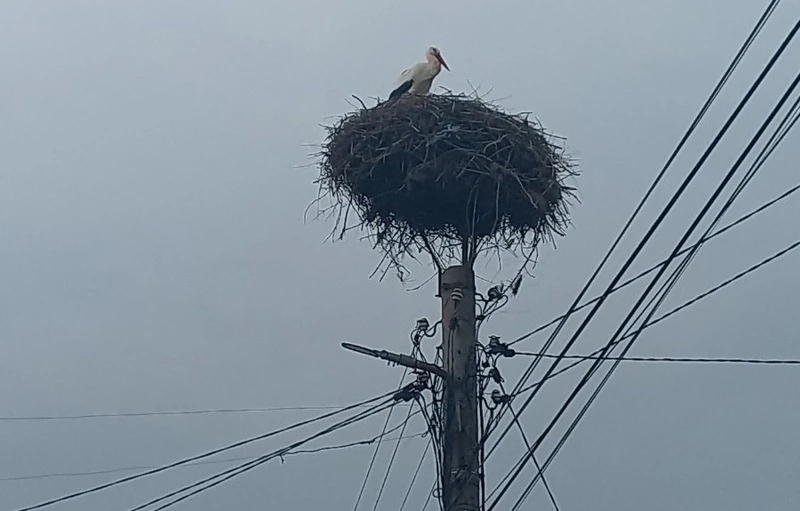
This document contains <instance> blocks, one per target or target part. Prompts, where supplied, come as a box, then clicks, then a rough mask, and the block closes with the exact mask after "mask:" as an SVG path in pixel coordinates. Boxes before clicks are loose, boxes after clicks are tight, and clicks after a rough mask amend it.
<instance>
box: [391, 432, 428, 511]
mask: <svg viewBox="0 0 800 511" xmlns="http://www.w3.org/2000/svg"><path fill="white" fill-rule="evenodd" d="M432 445H433V437H429V438H428V443H427V444H425V450H424V451H422V456H421V457H420V459H419V463H418V464H417V468H416V470H414V475H413V476H411V483H409V485H408V490H406V493H405V495H404V496H403V501H402V502H401V503H400V509H398V511H403V509H405V507H406V504H407V503H408V498H409V497H410V496H411V491H412V490H413V489H414V484H415V483H416V482H417V477H419V473H420V470H422V464H423V463H425V456H426V455H427V454H428V451H429V450H430V448H431V446H432Z"/></svg>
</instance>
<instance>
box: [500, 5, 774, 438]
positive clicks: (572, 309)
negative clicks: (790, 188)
mask: <svg viewBox="0 0 800 511" xmlns="http://www.w3.org/2000/svg"><path fill="white" fill-rule="evenodd" d="M779 3H780V0H772V1H771V2H770V3H769V5H768V6H767V8H766V10H765V11H764V13H763V14H762V15H761V17H760V18H759V20H758V21H757V22H756V25H755V27H753V30H752V31H751V32H750V34H749V35H748V37H747V39H745V41H744V43H742V46H741V47H740V48H739V51H738V52H737V53H736V55H735V56H734V58H733V60H732V61H731V63H730V64H729V65H728V68H727V69H726V70H725V73H723V75H722V77H721V78H720V80H719V81H718V82H717V84H716V86H715V87H714V89H713V90H712V92H711V94H710V95H709V97H708V98H707V99H706V101H705V103H704V104H703V106H702V107H701V109H700V111H699V112H698V114H697V116H696V117H695V118H694V120H693V121H692V123H691V124H690V126H689V128H688V129H687V130H686V132H685V133H684V135H683V137H681V140H680V141H679V142H678V145H677V146H676V147H675V149H674V150H673V152H672V154H671V155H670V156H669V158H668V159H667V162H666V163H665V164H664V166H663V167H662V169H661V171H660V172H659V173H658V175H657V176H656V179H655V180H654V181H653V183H652V184H651V185H650V187H649V188H648V190H647V192H646V193H645V195H644V197H643V198H642V200H641V201H640V202H639V204H638V205H637V206H636V209H635V210H634V212H633V213H632V214H631V216H630V218H629V219H628V221H627V222H626V223H625V226H624V227H623V228H622V231H621V232H620V233H619V235H618V236H617V238H616V239H615V240H614V242H613V243H612V245H611V248H610V249H609V250H608V252H607V253H606V255H605V256H604V257H603V259H602V260H601V261H600V264H599V265H598V266H597V268H596V269H595V271H594V273H593V274H592V275H591V276H590V277H589V280H588V281H587V282H586V284H585V285H584V287H583V289H582V290H581V291H580V293H578V296H577V297H576V298H575V301H574V302H573V304H572V305H571V306H570V308H569V309H568V311H567V313H566V314H565V315H564V316H563V317H562V318H561V320H560V321H559V323H558V326H557V327H556V329H555V331H554V332H553V333H552V334H551V336H550V338H549V339H548V341H547V343H546V346H545V348H544V350H547V349H549V347H550V345H551V344H552V343H553V342H554V341H555V338H556V336H557V335H558V333H559V332H560V331H561V329H562V328H563V326H564V325H565V324H566V320H567V319H568V318H569V316H570V315H571V314H572V313H574V312H575V308H576V307H577V306H578V304H579V303H580V301H581V300H582V299H583V296H584V295H585V294H586V293H587V292H588V290H589V287H590V286H591V284H592V283H593V282H594V280H595V279H596V278H597V276H598V275H599V273H600V271H601V270H602V268H603V267H604V266H605V264H606V263H607V262H608V260H609V258H610V257H611V254H612V253H613V252H614V250H616V248H617V246H618V245H619V243H620V241H621V240H622V238H623V237H624V235H625V233H626V232H627V231H628V229H629V228H630V226H631V225H632V224H633V221H634V219H635V218H636V217H637V216H638V214H639V212H640V211H641V210H642V208H643V207H644V204H645V203H646V202H647V200H648V199H649V198H650V195H651V194H652V193H653V191H654V190H655V188H656V186H658V183H659V182H661V180H662V179H663V177H664V175H665V174H666V172H667V170H668V169H669V167H670V166H671V165H672V163H673V162H674V161H675V158H676V157H677V155H678V153H679V152H680V151H681V150H682V149H683V147H684V145H685V144H686V142H687V141H688V139H689V137H690V136H691V134H692V133H693V132H694V131H695V129H696V128H697V126H698V125H699V124H700V121H701V120H702V119H703V117H705V115H706V113H707V112H708V110H709V108H710V107H711V105H712V103H713V102H714V101H715V100H716V98H717V97H718V96H719V94H720V92H721V91H722V88H723V87H724V86H725V84H727V82H728V80H729V79H730V77H731V75H732V74H733V72H734V71H735V70H736V68H737V67H738V66H739V63H740V62H741V60H742V58H743V57H744V55H745V54H746V53H747V51H748V50H749V48H750V46H751V45H752V43H753V41H754V40H755V38H756V37H757V36H758V34H759V33H760V32H761V30H762V29H763V27H764V25H765V23H766V22H767V20H769V18H770V17H771V16H772V13H773V12H774V10H775V8H776V7H777V5H778V4H779ZM775 60H777V59H775ZM773 63H774V62H771V63H770V65H769V68H771V67H772V64H773ZM765 74H766V72H764V73H762V76H761V77H760V78H759V80H758V81H757V84H760V83H761V80H763V75H765ZM755 87H757V85H756V86H755ZM755 87H754V88H755ZM754 88H751V91H750V93H749V94H748V96H746V97H745V99H744V100H743V102H742V104H740V106H739V108H737V110H736V112H735V113H734V116H733V117H732V118H731V119H730V120H729V123H728V124H727V125H726V127H725V128H724V131H727V126H729V125H730V123H732V121H733V119H735V117H736V116H737V115H738V112H739V111H740V110H741V108H743V106H744V103H746V102H747V100H748V99H749V96H750V95H751V94H752V92H754ZM724 131H723V133H721V134H720V135H719V136H718V138H721V136H722V134H724ZM715 145H716V143H715V144H714V146H715ZM709 153H710V151H709ZM692 175H693V174H692ZM687 184H688V183H687ZM676 200H677V199H676ZM658 223H660V222H658ZM656 226H657V224H656ZM653 230H655V229H653ZM646 239H649V236H646ZM635 255H638V251H637V252H635V254H634V256H633V257H632V259H633V258H634V257H635ZM630 262H631V263H632V260H631V261H630ZM626 270H627V266H626V267H624V269H623V270H622V271H621V273H624V272H625V271H626ZM614 284H616V282H615V283H614ZM612 287H613V286H612ZM603 301H604V298H603V297H602V296H601V297H600V298H598V302H600V303H599V304H598V306H597V307H599V305H600V304H602V302H603ZM597 307H595V309H593V311H592V312H594V310H596V309H597ZM590 314H592V313H590ZM535 369H536V361H534V363H533V364H532V365H531V366H530V367H529V368H528V369H527V370H526V371H525V374H524V376H523V378H521V379H520V381H519V383H518V385H517V386H516V388H515V389H514V390H517V389H518V388H519V387H521V386H522V385H524V382H525V381H526V380H527V379H528V378H529V377H530V375H531V374H533V371H534V370H535ZM502 413H503V410H501V411H500V414H499V415H500V416H502ZM499 418H500V417H498V420H499ZM508 429H510V424H509V427H508V428H506V430H505V432H504V434H506V433H507V431H508Z"/></svg>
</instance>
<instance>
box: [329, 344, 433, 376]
mask: <svg viewBox="0 0 800 511" xmlns="http://www.w3.org/2000/svg"><path fill="white" fill-rule="evenodd" d="M342 348H344V349H346V350H350V351H355V352H356V353H361V354H362V355H368V356H370V357H375V358H380V359H382V360H388V361H389V362H392V363H395V364H397V365H401V366H405V367H410V368H412V369H419V370H422V371H426V372H429V373H432V374H435V375H436V376H439V377H441V378H447V373H446V372H445V370H444V369H442V368H441V367H439V366H437V365H436V364H430V363H428V362H423V361H422V360H417V359H416V358H414V357H411V356H408V355H402V354H400V353H392V352H389V351H386V350H374V349H372V348H365V347H364V346H359V345H357V344H351V343H349V342H343V343H342Z"/></svg>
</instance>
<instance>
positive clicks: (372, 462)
mask: <svg viewBox="0 0 800 511" xmlns="http://www.w3.org/2000/svg"><path fill="white" fill-rule="evenodd" d="M407 373H408V368H406V369H404V370H403V374H402V376H400V383H399V384H398V386H397V388H398V390H399V389H400V388H401V387H402V386H403V380H405V379H406V374H407ZM393 411H394V407H392V408H390V409H389V411H388V413H387V414H386V422H384V423H383V431H382V433H385V432H386V428H388V427H389V421H390V420H391V419H392V412H393ZM410 411H411V408H409V412H410ZM421 411H422V410H421ZM380 448H381V442H380V441H378V444H377V445H376V446H375V450H374V451H373V452H372V459H370V462H369V466H368V467H367V473H366V474H365V475H364V482H363V483H362V484H361V490H360V491H359V492H358V498H356V504H355V506H353V511H357V510H358V505H359V504H360V503H361V498H362V497H363V496H364V490H365V489H366V488H367V483H368V482H369V476H370V474H372V467H373V466H375V459H376V458H377V457H378V451H379V450H380Z"/></svg>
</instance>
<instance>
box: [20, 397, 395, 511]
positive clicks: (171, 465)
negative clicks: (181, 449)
mask: <svg viewBox="0 0 800 511" xmlns="http://www.w3.org/2000/svg"><path fill="white" fill-rule="evenodd" d="M394 392H395V391H391V392H387V393H385V394H382V395H380V396H376V397H373V398H370V399H367V400H364V401H361V402H359V403H356V404H353V405H349V406H346V407H344V408H341V409H338V410H335V411H333V412H329V413H326V414H322V415H319V416H317V417H313V418H311V419H306V420H304V421H300V422H296V423H294V424H291V425H289V426H285V427H283V428H280V429H277V430H273V431H270V432H268V433H264V434H261V435H257V436H254V437H251V438H247V439H245V440H240V441H237V442H234V443H231V444H228V445H226V446H224V447H220V448H217V449H213V450H211V451H207V452H204V453H202V454H199V455H196V456H191V457H188V458H184V459H182V460H178V461H175V462H173V463H169V464H166V465H162V466H160V467H157V468H153V469H150V470H146V471H144V472H140V473H138V474H133V475H130V476H126V477H122V478H120V479H116V480H114V481H110V482H108V483H103V484H100V485H97V486H93V487H91V488H88V489H85V490H80V491H77V492H73V493H70V494H67V495H64V496H61V497H58V498H54V499H50V500H47V501H44V502H41V503H39V504H36V505H33V506H27V507H23V508H20V509H18V510H17V511H33V510H34V509H42V508H45V507H49V506H52V505H54V504H59V503H62V502H66V501H69V500H73V499H76V498H79V497H83V496H85V495H89V494H92V493H96V492H99V491H102V490H106V489H108V488H111V487H114V486H118V485H120V484H124V483H128V482H130V481H134V480H137V479H140V478H143V477H148V476H151V475H154V474H158V473H160V472H164V471H166V470H170V469H173V468H175V467H179V466H181V465H186V464H188V463H192V462H195V461H198V460H201V459H204V458H209V457H211V456H214V455H216V454H219V453H222V452H225V451H229V450H232V449H236V448H237V447H241V446H243V445H247V444H250V443H253V442H257V441H259V440H265V439H267V438H270V437H273V436H276V435H279V434H281V433H285V432H287V431H291V430H294V429H297V428H300V427H303V426H306V425H308V424H313V423H315V422H319V421H321V420H325V419H328V418H330V417H334V416H336V415H339V414H341V413H344V412H347V411H350V410H353V409H355V408H360V407H362V406H363V405H365V404H370V403H374V402H376V401H379V400H381V399H384V398H386V397H388V396H390V395H392V394H394Z"/></svg>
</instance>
